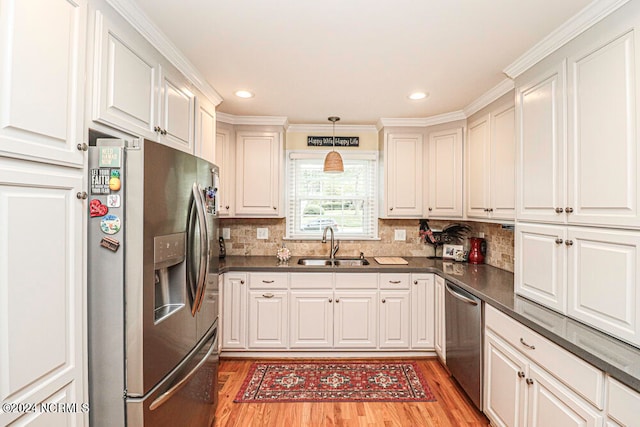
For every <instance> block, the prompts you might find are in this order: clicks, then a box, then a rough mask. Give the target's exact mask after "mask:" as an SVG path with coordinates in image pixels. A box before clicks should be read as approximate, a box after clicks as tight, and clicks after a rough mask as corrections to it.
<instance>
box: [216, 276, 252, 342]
mask: <svg viewBox="0 0 640 427" xmlns="http://www.w3.org/2000/svg"><path fill="white" fill-rule="evenodd" d="M221 317H222V325H221V326H222V348H223V349H238V350H243V349H246V348H247V275H246V273H227V274H225V276H224V285H223V287H222V313H221Z"/></svg>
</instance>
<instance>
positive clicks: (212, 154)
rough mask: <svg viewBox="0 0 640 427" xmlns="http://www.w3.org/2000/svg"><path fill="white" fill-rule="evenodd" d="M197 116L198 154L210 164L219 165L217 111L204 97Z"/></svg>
mask: <svg viewBox="0 0 640 427" xmlns="http://www.w3.org/2000/svg"><path fill="white" fill-rule="evenodd" d="M197 101H198V113H197V114H196V154H197V155H198V156H199V157H200V158H202V159H205V160H206V161H208V162H211V163H215V164H219V162H220V159H219V158H217V157H216V151H217V147H216V142H217V135H216V109H215V107H214V106H213V104H212V103H211V102H209V101H208V100H207V99H206V98H204V97H202V96H201V97H199V98H198V99H197Z"/></svg>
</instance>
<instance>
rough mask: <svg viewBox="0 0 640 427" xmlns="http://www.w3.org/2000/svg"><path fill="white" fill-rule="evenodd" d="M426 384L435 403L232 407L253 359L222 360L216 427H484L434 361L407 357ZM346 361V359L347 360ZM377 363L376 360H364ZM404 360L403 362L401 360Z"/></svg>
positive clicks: (485, 423)
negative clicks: (415, 364) (413, 362)
mask: <svg viewBox="0 0 640 427" xmlns="http://www.w3.org/2000/svg"><path fill="white" fill-rule="evenodd" d="M411 360H412V361H415V362H416V363H417V366H418V369H419V370H420V371H421V372H422V375H423V376H424V378H425V379H426V380H427V383H428V384H429V387H430V388H431V391H432V392H433V394H434V395H435V397H436V399H437V401H436V402H399V403H392V402H317V403H316V402H300V403H290V402H286V403H234V402H233V399H234V398H235V397H236V395H237V394H238V391H239V390H240V387H241V386H242V383H243V381H244V379H245V378H246V376H247V374H248V372H249V368H250V366H251V364H252V363H253V362H257V361H258V360H251V359H222V360H221V361H220V368H219V374H218V381H219V391H220V393H219V402H218V409H217V411H216V418H215V421H214V424H213V425H214V426H215V427H247V426H256V427H300V426H327V427H331V426H336V427H360V426H366V427H371V426H373V427H403V426H434V427H439V426H441V427H458V426H469V427H476V426H488V425H489V421H488V420H487V418H486V417H485V416H484V415H483V414H482V413H481V412H480V411H478V410H477V409H476V408H475V407H474V406H473V404H471V402H470V401H469V399H468V398H467V397H466V396H465V395H464V393H463V392H462V390H460V388H459V386H458V385H457V384H456V383H455V381H454V380H453V379H452V378H450V377H449V374H448V372H447V371H446V369H445V368H444V367H443V366H442V365H441V364H440V362H439V361H438V360H437V359H434V358H424V359H411ZM349 361H350V360H349ZM368 361H372V362H373V361H378V360H368ZM403 361H404V360H403Z"/></svg>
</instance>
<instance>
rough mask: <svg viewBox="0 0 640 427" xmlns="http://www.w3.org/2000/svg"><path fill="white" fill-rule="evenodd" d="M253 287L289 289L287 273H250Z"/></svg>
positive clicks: (250, 284)
mask: <svg viewBox="0 0 640 427" xmlns="http://www.w3.org/2000/svg"><path fill="white" fill-rule="evenodd" d="M249 287H250V288H251V289H287V287H288V282H287V273H249Z"/></svg>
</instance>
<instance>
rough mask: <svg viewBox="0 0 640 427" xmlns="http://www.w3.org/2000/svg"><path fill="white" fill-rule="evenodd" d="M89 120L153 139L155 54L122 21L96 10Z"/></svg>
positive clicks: (156, 63)
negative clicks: (91, 113) (91, 110)
mask: <svg viewBox="0 0 640 427" xmlns="http://www.w3.org/2000/svg"><path fill="white" fill-rule="evenodd" d="M95 32H96V34H95V37H96V40H97V43H96V49H95V53H94V65H93V66H94V80H93V85H94V88H93V96H94V103H93V120H95V121H98V122H101V123H105V124H107V125H110V126H114V127H116V128H119V129H122V130H125V131H130V132H135V133H137V134H140V135H142V136H144V137H147V138H152V139H157V138H158V134H157V133H156V132H155V130H154V128H155V127H156V114H157V112H156V97H157V96H158V95H157V93H156V85H157V81H158V78H159V67H160V66H159V64H158V58H157V57H155V56H154V53H155V51H154V50H153V47H151V45H150V44H148V43H146V42H145V40H144V39H143V38H142V36H140V35H139V34H138V33H136V32H135V30H133V29H132V28H129V27H128V26H127V24H126V23H124V22H118V23H116V20H115V19H111V18H110V17H107V16H105V15H103V14H102V12H100V11H98V12H96V22H95Z"/></svg>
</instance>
